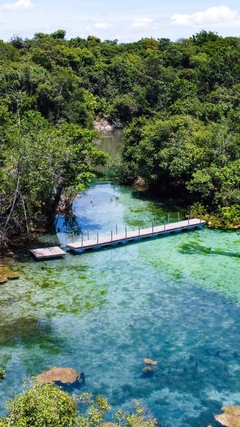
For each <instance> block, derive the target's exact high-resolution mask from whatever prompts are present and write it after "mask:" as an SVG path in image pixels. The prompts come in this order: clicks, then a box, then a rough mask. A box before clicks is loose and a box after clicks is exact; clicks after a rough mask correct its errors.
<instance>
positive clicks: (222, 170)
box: [0, 29, 240, 236]
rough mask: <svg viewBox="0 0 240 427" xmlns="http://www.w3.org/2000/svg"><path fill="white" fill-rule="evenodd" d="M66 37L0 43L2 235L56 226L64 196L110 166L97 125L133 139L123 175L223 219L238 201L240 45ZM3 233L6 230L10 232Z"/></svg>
mask: <svg viewBox="0 0 240 427" xmlns="http://www.w3.org/2000/svg"><path fill="white" fill-rule="evenodd" d="M65 35H66V32H65V31H64V30H62V29H59V30H57V31H55V32H54V33H52V34H44V33H36V34H35V35H34V37H33V39H31V40H30V39H26V40H23V39H22V38H21V37H20V36H16V35H15V36H13V37H12V39H11V40H10V42H9V43H4V42H3V41H1V42H0V52H1V59H0V99H1V101H0V145H1V151H0V167H1V170H0V177H1V180H0V198H1V201H2V202H1V207H0V232H1V233H3V234H4V236H6V235H9V234H10V235H11V234H12V232H13V233H14V232H15V231H16V225H17V224H18V229H20V230H21V231H26V229H28V228H29V227H28V225H27V224H29V223H31V222H34V221H35V220H36V218H37V217H38V218H41V220H43V221H44V219H45V220H47V221H48V222H51V221H52V220H53V218H54V214H55V211H56V207H57V203H58V201H59V197H60V196H61V193H62V192H63V191H69V190H70V191H71V192H72V189H73V192H74V191H75V190H76V191H78V190H82V189H84V188H85V187H86V186H87V185H88V184H89V182H90V180H91V179H92V178H93V176H95V175H96V174H98V172H97V165H98V164H103V163H104V162H105V161H106V158H105V156H104V155H103V154H101V153H99V152H98V150H96V147H95V145H94V142H93V141H94V138H97V135H96V132H94V120H95V119H96V116H107V117H108V118H109V119H110V120H111V122H113V123H114V124H115V126H117V127H120V128H121V127H126V126H127V127H128V128H127V129H126V131H125V147H124V149H123V152H122V161H121V162H120V164H118V167H117V170H118V173H119V176H120V178H121V179H122V181H124V182H125V183H126V182H128V183H131V182H133V181H134V180H135V179H136V178H138V177H142V178H143V179H144V181H145V182H146V183H147V184H148V185H149V186H152V187H154V188H155V189H158V190H160V189H161V190H163V191H165V192H166V193H169V192H171V191H173V192H174V193H175V194H177V195H184V196H185V197H186V196H188V197H189V199H194V200H190V201H191V202H192V201H195V199H198V200H199V201H200V202H201V203H204V204H205V206H206V207H208V209H209V211H211V210H212V211H216V210H217V209H220V210H221V209H222V208H224V207H228V208H230V207H231V206H233V205H238V204H239V196H238V194H239V180H238V173H239V166H238V161H239V158H240V119H239V117H240V101H239V100H240V96H239V94H240V41H239V38H237V37H226V38H223V37H220V36H218V35H217V34H216V33H214V32H212V31H209V32H207V31H204V30H203V31H201V32H200V33H198V34H195V35H193V36H192V37H190V38H189V39H180V40H178V41H177V42H171V41H170V40H169V39H166V38H162V39H157V40H155V39H152V38H142V39H141V40H139V41H138V42H134V43H126V44H118V41H117V40H105V41H103V42H102V41H101V40H100V39H99V38H97V37H94V36H89V37H88V38H87V39H82V38H79V37H77V38H75V39H71V40H69V41H68V40H66V39H65ZM1 235H2V234H1Z"/></svg>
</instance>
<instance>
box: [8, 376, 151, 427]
mask: <svg viewBox="0 0 240 427" xmlns="http://www.w3.org/2000/svg"><path fill="white" fill-rule="evenodd" d="M77 400H78V399H77V398H76V396H70V395H69V394H67V393H66V392H64V391H63V390H61V389H60V388H59V387H57V386H56V385H54V384H46V383H37V382H34V383H33V384H32V385H31V387H29V388H28V389H27V390H26V391H24V392H23V393H22V394H20V395H16V396H15V397H14V398H13V399H12V400H10V401H9V402H8V403H7V410H8V414H7V416H5V417H4V418H2V419H1V420H0V427H6V426H14V427H30V426H31V427H71V426H72V427H97V426H98V425H99V424H100V423H102V422H103V420H104V416H105V414H106V412H107V411H108V410H109V409H110V406H109V404H108V402H107V401H106V399H105V398H104V397H102V396H97V397H96V399H93V397H92V394H91V393H82V394H81V396H80V399H79V401H80V406H81V409H82V412H79V410H78V409H77ZM134 406H135V410H134V412H133V413H130V412H127V413H122V411H118V412H117V414H115V416H114V418H115V419H117V421H118V424H119V425H121V426H125V427H154V426H155V420H154V419H153V418H151V417H150V416H146V415H145V413H144V410H143V408H141V407H140V405H139V404H138V403H137V402H135V405H134ZM103 425H104V424H103Z"/></svg>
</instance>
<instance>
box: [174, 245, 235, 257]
mask: <svg viewBox="0 0 240 427" xmlns="http://www.w3.org/2000/svg"><path fill="white" fill-rule="evenodd" d="M180 253H182V254H184V255H193V254H203V255H208V254H210V255H223V256H229V257H235V258H240V254H239V253H236V252H226V251H221V250H215V249H212V248H209V247H206V246H201V245H199V244H198V243H184V244H183V245H181V249H180Z"/></svg>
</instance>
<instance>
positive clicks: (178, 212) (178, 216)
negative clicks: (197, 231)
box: [178, 212, 180, 222]
mask: <svg viewBox="0 0 240 427" xmlns="http://www.w3.org/2000/svg"><path fill="white" fill-rule="evenodd" d="M179 221H180V213H179V212H178V222H179Z"/></svg>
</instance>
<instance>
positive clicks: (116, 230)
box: [116, 224, 118, 234]
mask: <svg viewBox="0 0 240 427" xmlns="http://www.w3.org/2000/svg"><path fill="white" fill-rule="evenodd" d="M116 234H118V226H117V224H116Z"/></svg>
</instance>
